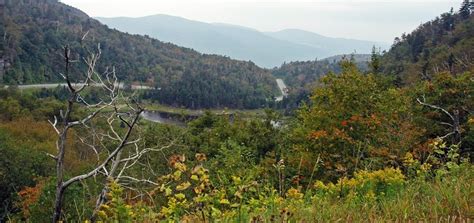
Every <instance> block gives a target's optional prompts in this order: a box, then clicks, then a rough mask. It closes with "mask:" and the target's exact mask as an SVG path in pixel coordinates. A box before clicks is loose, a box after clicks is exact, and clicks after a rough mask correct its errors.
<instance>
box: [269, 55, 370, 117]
mask: <svg viewBox="0 0 474 223" xmlns="http://www.w3.org/2000/svg"><path fill="white" fill-rule="evenodd" d="M367 57H368V56H367V55H341V56H334V57H331V58H328V59H323V60H314V61H295V62H290V63H284V64H282V65H281V66H280V67H279V68H275V69H273V70H272V74H273V76H275V77H277V78H282V79H283V80H284V82H285V84H286V85H287V87H288V97H286V98H284V100H283V101H282V102H280V103H277V104H276V105H275V106H276V108H279V109H286V110H288V111H290V110H294V109H295V108H298V106H299V105H300V104H301V103H302V102H308V99H309V96H310V94H311V91H312V90H313V88H314V87H315V86H317V84H318V80H319V79H320V78H321V77H323V76H325V75H326V74H328V73H335V74H338V73H340V72H341V71H342V67H341V62H344V61H351V62H352V63H354V64H356V66H357V67H358V69H360V70H361V71H367V70H368V62H367Z"/></svg>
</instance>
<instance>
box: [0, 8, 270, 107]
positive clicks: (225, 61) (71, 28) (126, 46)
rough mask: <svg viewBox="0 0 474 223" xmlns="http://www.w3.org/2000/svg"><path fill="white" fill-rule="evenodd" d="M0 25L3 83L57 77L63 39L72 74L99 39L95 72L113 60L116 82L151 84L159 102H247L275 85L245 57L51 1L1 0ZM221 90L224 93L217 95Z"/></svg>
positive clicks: (261, 98)
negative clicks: (198, 47)
mask: <svg viewBox="0 0 474 223" xmlns="http://www.w3.org/2000/svg"><path fill="white" fill-rule="evenodd" d="M4 27H5V42H4V45H5V47H4V48H5V54H4V60H5V68H6V70H5V74H4V76H3V77H0V78H1V79H2V80H1V81H2V82H3V83H4V84H13V85H15V84H32V83H51V82H62V81H63V79H62V77H61V76H60V75H59V73H64V65H63V64H64V63H63V58H62V55H63V52H62V50H63V47H64V46H65V45H69V46H70V48H71V49H72V54H71V58H72V59H74V60H77V61H78V62H79V63H74V66H73V67H72V68H71V69H72V70H71V76H72V78H73V80H76V81H80V80H81V77H82V75H83V74H82V73H81V72H80V71H83V70H85V69H84V68H85V67H84V63H81V62H82V60H83V59H82V58H83V57H86V56H88V55H89V54H90V52H94V51H96V50H97V48H98V44H100V49H101V51H102V54H101V59H100V64H98V65H97V70H98V71H99V72H104V71H105V69H106V68H107V67H109V68H111V67H112V66H113V67H115V69H116V70H117V71H118V72H117V76H118V78H119V79H120V80H121V81H125V82H127V83H132V82H139V83H142V84H145V85H148V86H153V87H157V88H159V89H161V91H160V92H155V94H154V95H153V96H156V97H159V98H154V99H155V100H158V101H160V102H162V103H166V104H175V105H179V106H188V107H194V108H201V107H210V106H222V107H235V108H244V107H245V106H248V107H251V108H254V107H259V106H262V103H264V102H265V101H266V100H269V99H272V98H273V95H274V94H275V92H277V89H276V83H275V81H274V79H273V78H272V77H271V74H270V72H268V71H265V70H263V69H261V68H259V67H257V66H256V65H255V64H253V63H251V62H243V61H236V60H231V59H229V58H228V57H223V56H217V55H203V54H200V53H198V52H196V51H194V50H191V49H186V48H182V47H178V46H175V45H173V44H169V43H163V42H160V41H159V40H156V39H152V38H150V37H147V36H139V35H129V34H125V33H122V32H119V31H117V30H112V29H109V28H107V26H105V25H102V24H100V23H99V22H98V21H96V20H94V19H92V18H90V17H88V16H87V15H86V14H84V13H83V12H81V11H79V10H77V9H75V8H72V7H69V6H67V5H65V4H63V3H60V2H58V1H56V0H39V1H26V0H20V1H13V0H7V1H6V2H5V7H4ZM203 83H217V84H218V85H215V86H212V87H211V86H204V84H203ZM190 86H197V87H190ZM222 89H225V90H226V92H227V93H228V94H227V96H225V97H221V96H219V95H220V94H221V93H222V91H221V90H222ZM187 97H190V98H187ZM238 97H243V98H242V99H240V98H238ZM204 98H205V99H204ZM207 100H208V101H207Z"/></svg>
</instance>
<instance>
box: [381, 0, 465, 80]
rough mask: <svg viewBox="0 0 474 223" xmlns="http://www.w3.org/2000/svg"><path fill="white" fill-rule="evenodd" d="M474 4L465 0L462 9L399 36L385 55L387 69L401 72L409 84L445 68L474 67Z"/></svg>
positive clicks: (399, 76)
mask: <svg viewBox="0 0 474 223" xmlns="http://www.w3.org/2000/svg"><path fill="white" fill-rule="evenodd" d="M473 7H474V6H473V3H472V1H469V0H465V1H464V2H463V3H462V6H461V8H460V10H459V12H454V10H453V9H451V11H449V12H446V13H443V14H442V15H441V16H440V17H436V18H435V19H434V20H432V21H429V22H427V23H424V24H422V25H420V26H419V27H418V28H417V29H416V30H414V31H413V32H412V33H409V34H403V35H402V36H401V37H397V38H395V40H394V43H393V45H392V47H391V49H390V51H389V52H387V53H386V54H384V55H383V57H382V59H381V67H382V70H383V72H384V73H386V74H394V75H397V76H398V82H402V83H401V84H409V83H413V82H416V81H417V80H420V79H423V80H426V79H431V78H432V77H433V75H434V74H436V73H439V72H442V71H448V72H451V73H460V72H463V71H472V69H473V67H474V63H473V61H474V56H473V55H474V47H473V46H474V28H473V27H474V16H473V15H472V10H473Z"/></svg>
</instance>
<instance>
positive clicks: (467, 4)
mask: <svg viewBox="0 0 474 223" xmlns="http://www.w3.org/2000/svg"><path fill="white" fill-rule="evenodd" d="M472 6H473V3H472V2H471V0H464V1H463V2H462V4H461V9H459V14H460V15H461V17H462V18H463V19H468V18H469V16H470V15H471V9H472Z"/></svg>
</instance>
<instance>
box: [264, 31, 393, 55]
mask: <svg viewBox="0 0 474 223" xmlns="http://www.w3.org/2000/svg"><path fill="white" fill-rule="evenodd" d="M265 34H266V35H268V36H271V37H273V38H276V39H280V40H286V41H289V42H294V43H299V44H303V45H307V46H310V47H315V48H319V49H324V50H325V51H326V52H327V53H328V54H329V55H327V56H332V55H337V54H349V53H354V52H355V53H358V54H367V53H370V52H371V50H372V47H373V46H376V47H380V48H382V49H387V48H388V47H389V46H390V45H389V44H387V43H382V42H372V41H365V40H355V39H346V38H332V37H326V36H322V35H319V34H317V33H313V32H308V31H304V30H300V29H285V30H281V31H278V32H266V33H265Z"/></svg>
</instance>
